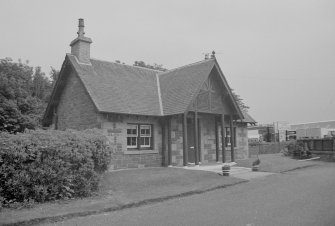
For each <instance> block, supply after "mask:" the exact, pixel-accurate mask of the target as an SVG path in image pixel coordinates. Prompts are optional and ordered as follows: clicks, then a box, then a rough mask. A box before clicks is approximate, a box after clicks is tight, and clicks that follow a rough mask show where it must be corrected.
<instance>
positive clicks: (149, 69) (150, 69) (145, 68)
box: [90, 57, 161, 72]
mask: <svg viewBox="0 0 335 226" xmlns="http://www.w3.org/2000/svg"><path fill="white" fill-rule="evenodd" d="M90 59H91V60H97V61H103V62H106V63H111V64H119V65H123V66H127V67H133V68H140V69H144V70H148V71H154V72H161V71H160V70H156V69H152V68H147V67H140V66H135V65H129V64H125V63H118V62H113V61H107V60H101V59H97V58H93V57H91V58H90Z"/></svg>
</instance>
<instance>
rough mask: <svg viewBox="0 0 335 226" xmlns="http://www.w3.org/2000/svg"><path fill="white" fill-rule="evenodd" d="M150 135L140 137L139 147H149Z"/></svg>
mask: <svg viewBox="0 0 335 226" xmlns="http://www.w3.org/2000/svg"><path fill="white" fill-rule="evenodd" d="M150 139H151V138H150V137H141V147H150Z"/></svg>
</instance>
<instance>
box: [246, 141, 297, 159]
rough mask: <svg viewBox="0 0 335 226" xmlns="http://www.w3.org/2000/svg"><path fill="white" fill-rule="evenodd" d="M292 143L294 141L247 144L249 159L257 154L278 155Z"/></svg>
mask: <svg viewBox="0 0 335 226" xmlns="http://www.w3.org/2000/svg"><path fill="white" fill-rule="evenodd" d="M294 142H295V141H286V142H276V143H274V142H262V143H249V157H253V156H256V155H257V154H260V155H261V154H275V153H279V152H281V151H283V150H284V149H285V148H287V147H288V145H289V144H291V143H294Z"/></svg>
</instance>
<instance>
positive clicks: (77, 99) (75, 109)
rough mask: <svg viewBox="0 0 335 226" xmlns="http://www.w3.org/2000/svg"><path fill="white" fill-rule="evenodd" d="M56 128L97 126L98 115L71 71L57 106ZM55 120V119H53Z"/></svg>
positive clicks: (79, 128)
mask: <svg viewBox="0 0 335 226" xmlns="http://www.w3.org/2000/svg"><path fill="white" fill-rule="evenodd" d="M56 112H57V115H58V123H57V127H58V129H61V130H64V129H68V128H70V129H78V130H82V129H88V128H97V127H99V125H100V124H99V123H98V115H97V112H96V109H95V106H94V104H93V102H92V101H91V99H90V97H89V96H88V94H87V92H86V90H85V88H84V86H83V84H82V82H81V81H80V80H79V78H78V76H77V75H76V74H75V73H74V72H71V73H70V74H68V78H67V79H66V85H65V87H64V90H63V92H62V95H61V97H60V101H59V104H58V107H57V111H56ZM53 121H55V119H53Z"/></svg>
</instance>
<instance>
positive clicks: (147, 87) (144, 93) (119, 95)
mask: <svg viewBox="0 0 335 226" xmlns="http://www.w3.org/2000/svg"><path fill="white" fill-rule="evenodd" d="M69 64H70V65H72V68H73V69H74V70H75V72H76V74H77V75H78V76H79V78H80V80H81V81H82V82H83V84H84V87H85V88H86V90H87V92H88V94H89V96H90V97H91V99H92V101H93V103H94V105H95V106H96V108H97V110H98V111H99V112H108V113H122V114H133V115H147V116H163V115H174V114H180V113H184V112H185V111H186V109H187V108H188V106H189V104H190V103H191V102H192V100H193V99H194V98H195V95H197V91H198V90H199V89H200V87H201V85H202V84H203V82H204V81H205V80H206V79H207V78H208V76H209V74H210V72H211V70H212V69H213V67H214V66H215V65H216V66H217V68H218V69H219V70H220V68H219V66H218V64H217V62H216V59H215V58H214V59H208V60H203V61H200V62H197V63H193V64H189V65H186V66H183V67H179V68H176V69H172V70H169V71H166V72H161V71H156V70H152V69H148V68H142V67H136V66H129V65H124V64H120V63H114V62H107V61H102V60H97V59H91V64H83V63H79V62H78V60H77V58H76V57H75V56H74V55H71V54H67V55H66V58H65V61H64V64H63V65H69ZM61 73H62V71H61ZM221 73H222V72H221ZM222 77H223V80H224V81H223V82H224V83H226V80H225V78H224V76H223V75H222ZM226 85H227V86H228V84H226ZM228 87H229V86H228ZM234 103H235V104H236V102H234ZM236 106H237V105H235V108H236V111H237V114H238V115H240V116H239V117H240V118H242V117H243V115H242V113H241V111H240V109H239V107H236ZM47 111H51V109H49V106H48V108H47ZM45 116H46V115H45Z"/></svg>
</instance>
